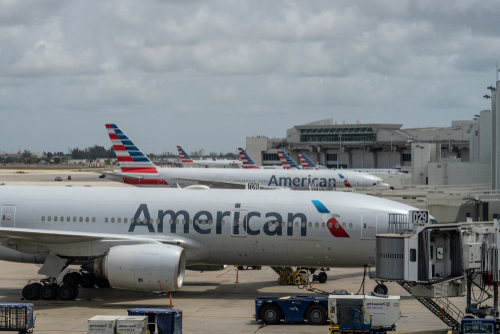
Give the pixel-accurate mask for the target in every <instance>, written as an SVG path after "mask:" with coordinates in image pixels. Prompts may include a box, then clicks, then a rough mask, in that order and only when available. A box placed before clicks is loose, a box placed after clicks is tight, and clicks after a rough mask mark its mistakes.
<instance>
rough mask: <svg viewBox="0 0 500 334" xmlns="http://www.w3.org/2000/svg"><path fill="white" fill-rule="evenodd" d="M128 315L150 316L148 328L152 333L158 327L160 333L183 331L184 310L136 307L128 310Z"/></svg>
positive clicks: (175, 333)
mask: <svg viewBox="0 0 500 334" xmlns="http://www.w3.org/2000/svg"><path fill="white" fill-rule="evenodd" d="M128 315H129V316H132V315H143V316H147V317H148V329H149V332H150V333H151V334H153V333H155V330H156V327H158V331H157V333H158V334H181V333H182V310H176V309H165V308H135V309H132V310H128Z"/></svg>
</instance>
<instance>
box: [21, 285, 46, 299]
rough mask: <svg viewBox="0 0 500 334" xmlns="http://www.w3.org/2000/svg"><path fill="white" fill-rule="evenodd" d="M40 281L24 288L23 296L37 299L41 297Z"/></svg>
mask: <svg viewBox="0 0 500 334" xmlns="http://www.w3.org/2000/svg"><path fill="white" fill-rule="evenodd" d="M41 286H42V285H41V284H40V283H32V284H28V285H26V286H25V287H24V288H23V292H22V294H23V298H24V299H26V300H37V299H38V298H40V287H41Z"/></svg>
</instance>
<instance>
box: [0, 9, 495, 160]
mask: <svg viewBox="0 0 500 334" xmlns="http://www.w3.org/2000/svg"><path fill="white" fill-rule="evenodd" d="M499 16H500V3H499V2H496V1H479V0H458V1H454V2H446V3H442V2H435V1H430V0H421V1H420V0H419V1H409V0H408V1H407V0H403V1H401V0H394V1H393V0H390V1H389V0H375V1H370V2H357V1H350V0H349V1H348V0H345V1H344V0H341V1H336V2H333V3H332V2H331V1H319V0H318V1H307V2H303V1H293V0H292V1H282V2H274V1H273V2H270V1H243V0H236V1H234V0H233V1H229V0H228V1H217V2H210V3H207V2H204V1H143V2H140V3H138V2H133V1H125V0H116V1H110V2H104V3H103V2H88V1H83V0H80V1H72V2H61V1H50V0H47V1H39V0H37V1H35V0H25V1H11V0H0V97H1V98H0V108H1V109H2V111H3V113H2V114H3V115H5V116H4V122H6V123H4V124H11V126H9V127H8V128H5V126H4V127H3V128H2V129H0V150H5V148H4V147H3V146H2V145H5V147H18V146H19V144H21V145H22V146H24V147H26V148H28V149H32V150H33V151H36V150H43V149H45V150H55V149H56V148H57V149H58V150H66V146H67V145H70V146H73V147H77V146H78V147H84V146H85V145H93V144H96V143H99V144H102V145H107V144H108V142H107V138H106V136H104V135H103V134H105V133H104V132H103V131H102V126H101V125H102V123H103V121H104V120H106V121H113V122H116V123H119V124H121V126H123V127H124V128H128V129H134V131H137V133H136V135H137V136H140V137H141V139H140V140H141V141H142V142H141V145H140V146H141V147H142V148H144V149H145V150H146V151H153V150H155V151H160V150H163V149H166V150H168V149H169V147H171V146H175V145H176V144H175V143H176V142H177V143H178V142H179V141H182V142H183V145H184V146H186V147H185V148H186V149H188V150H191V149H194V148H196V147H197V148H198V149H199V148H200V146H201V145H205V149H207V150H220V151H221V150H225V151H230V150H233V148H235V147H238V146H242V145H245V136H246V135H249V136H252V135H256V134H263V135H269V136H271V137H272V136H282V135H283V134H284V133H285V129H287V128H289V127H291V126H293V125H297V124H301V123H305V122H310V121H314V120H317V119H323V118H327V117H332V116H334V117H335V118H336V119H338V120H343V119H346V121H348V122H349V121H351V122H355V121H356V120H360V121H361V122H370V121H375V122H388V123H403V124H405V126H411V127H417V126H446V125H449V124H450V123H451V120H452V118H453V119H470V117H471V116H472V115H473V114H474V113H477V109H478V108H485V109H488V108H489V102H488V101H486V100H485V99H483V98H482V96H483V95H484V94H485V93H487V91H486V89H485V88H486V86H488V85H490V84H491V83H492V81H493V80H494V74H495V72H494V71H495V69H494V66H495V62H496V61H497V60H498V55H499V54H500V36H499V35H498V31H500V21H499V20H498V19H497V18H498V17H499ZM26 120H28V121H26ZM45 120H58V122H57V123H58V124H60V125H62V126H61V129H59V130H58V133H59V136H56V135H53V136H52V135H51V136H44V135H42V134H40V132H39V131H40V130H39V125H40V124H48V125H47V126H49V127H50V124H51V123H50V122H48V123H47V121H45ZM75 120H77V121H78V122H79V128H77V129H75V128H74V127H73V126H71V125H72V124H74V122H75ZM241 124H245V126H244V127H241V126H238V125H241ZM16 125H18V126H19V127H21V126H22V127H23V129H24V131H23V133H22V134H20V133H18V132H16V131H14V130H13V129H15V128H16ZM186 127H188V128H189V133H190V134H192V133H197V134H206V136H205V137H203V138H201V137H200V136H194V135H186V130H185V129H186ZM207 129H210V131H208V130H207ZM214 129H217V131H214ZM35 134H36V135H35ZM144 134H146V135H144ZM60 138H64V140H61V139H60ZM174 148H175V147H171V148H170V150H172V151H173V149H174Z"/></svg>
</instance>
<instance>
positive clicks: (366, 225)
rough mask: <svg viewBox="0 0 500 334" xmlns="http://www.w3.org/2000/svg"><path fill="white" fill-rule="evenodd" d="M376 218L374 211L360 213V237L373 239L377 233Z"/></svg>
mask: <svg viewBox="0 0 500 334" xmlns="http://www.w3.org/2000/svg"><path fill="white" fill-rule="evenodd" d="M377 218H378V215H377V214H376V213H363V214H362V215H361V239H366V240H369V239H375V235H376V234H377Z"/></svg>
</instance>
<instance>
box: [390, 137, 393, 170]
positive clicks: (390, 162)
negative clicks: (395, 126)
mask: <svg viewBox="0 0 500 334" xmlns="http://www.w3.org/2000/svg"><path fill="white" fill-rule="evenodd" d="M389 136H391V152H389V168H392V164H391V160H392V159H391V158H392V136H394V133H392V132H391V133H389Z"/></svg>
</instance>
